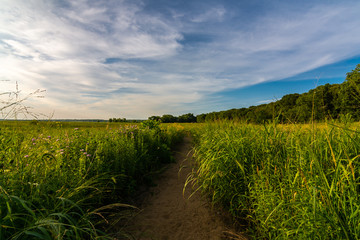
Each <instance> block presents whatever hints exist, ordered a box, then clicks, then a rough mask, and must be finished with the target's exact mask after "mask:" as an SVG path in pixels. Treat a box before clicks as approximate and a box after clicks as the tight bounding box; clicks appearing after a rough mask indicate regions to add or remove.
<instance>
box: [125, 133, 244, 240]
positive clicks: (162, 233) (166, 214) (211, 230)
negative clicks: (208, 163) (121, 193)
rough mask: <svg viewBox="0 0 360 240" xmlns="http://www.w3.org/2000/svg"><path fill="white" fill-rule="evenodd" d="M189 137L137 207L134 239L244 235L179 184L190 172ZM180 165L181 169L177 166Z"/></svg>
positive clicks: (186, 239) (191, 239)
mask: <svg viewBox="0 0 360 240" xmlns="http://www.w3.org/2000/svg"><path fill="white" fill-rule="evenodd" d="M191 149H192V147H191V139H190V138H189V137H185V139H184V143H183V144H181V145H180V146H179V149H178V150H177V151H176V153H175V156H174V157H175V159H176V163H174V164H172V165H170V166H169V168H168V169H167V170H166V171H165V172H164V173H163V174H162V175H161V176H160V177H159V178H158V179H157V181H156V184H157V186H156V187H154V188H152V189H151V190H150V191H151V193H152V194H149V196H148V197H146V198H145V200H144V201H143V202H144V204H143V206H141V209H142V210H141V211H140V212H139V214H138V215H137V216H136V217H135V218H134V219H133V221H132V227H131V228H132V230H131V232H132V235H133V236H134V237H135V239H137V240H218V239H246V238H244V237H242V236H239V235H236V234H233V231H232V230H231V229H229V227H228V226H227V225H226V224H225V221H224V219H225V218H224V214H223V213H220V211H216V210H214V209H213V208H212V207H211V204H209V202H208V201H207V200H206V199H204V198H203V197H202V196H201V194H200V193H199V192H196V193H194V194H193V195H192V196H191V198H189V196H190V195H191V194H192V193H193V192H194V191H193V188H192V187H191V186H188V187H187V188H186V190H185V193H184V194H183V187H184V184H185V182H186V179H187V177H188V175H189V174H190V173H191V163H192V154H191ZM180 169H181V170H180ZM179 170H180V171H179Z"/></svg>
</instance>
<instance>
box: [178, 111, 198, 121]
mask: <svg viewBox="0 0 360 240" xmlns="http://www.w3.org/2000/svg"><path fill="white" fill-rule="evenodd" d="M178 120H179V122H187V123H191V122H196V117H195V116H194V114H192V113H187V114H183V115H181V116H179V118H178Z"/></svg>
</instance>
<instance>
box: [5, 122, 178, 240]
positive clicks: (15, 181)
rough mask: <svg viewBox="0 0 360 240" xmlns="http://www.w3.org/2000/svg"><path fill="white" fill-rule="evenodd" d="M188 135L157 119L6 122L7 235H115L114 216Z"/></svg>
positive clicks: (44, 237)
mask: <svg viewBox="0 0 360 240" xmlns="http://www.w3.org/2000/svg"><path fill="white" fill-rule="evenodd" d="M182 138H183V128H182V127H180V126H176V125H172V126H169V125H164V126H161V127H159V126H158V124H156V123H153V122H150V123H144V124H139V125H129V124H119V123H112V124H107V123H81V122H75V123H63V122H37V121H26V122H16V121H2V122H0V239H111V238H110V237H109V236H107V235H106V234H105V233H104V230H106V228H107V227H109V226H110V223H109V222H108V221H109V220H112V219H114V218H112V217H111V214H112V213H120V214H117V216H116V218H117V219H118V220H119V221H121V218H122V215H121V212H122V210H123V209H126V208H129V207H131V206H129V205H126V203H127V199H130V198H131V196H132V194H133V193H134V192H135V191H136V189H137V187H138V186H139V185H142V184H146V183H149V182H151V178H152V176H153V172H156V171H158V170H159V168H161V167H162V166H163V164H164V163H169V162H171V161H172V158H171V151H170V148H171V147H172V146H174V144H176V142H178V141H181V139H182ZM124 203H125V204H124ZM105 223H108V224H105Z"/></svg>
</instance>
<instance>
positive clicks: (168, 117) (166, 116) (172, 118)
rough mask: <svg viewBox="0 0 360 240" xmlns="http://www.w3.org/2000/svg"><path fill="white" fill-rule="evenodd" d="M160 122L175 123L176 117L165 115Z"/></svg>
mask: <svg viewBox="0 0 360 240" xmlns="http://www.w3.org/2000/svg"><path fill="white" fill-rule="evenodd" d="M161 122H163V123H173V122H177V117H174V116H173V115H170V114H165V115H163V116H162V117H161Z"/></svg>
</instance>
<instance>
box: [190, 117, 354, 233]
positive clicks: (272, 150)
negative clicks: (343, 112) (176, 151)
mask: <svg viewBox="0 0 360 240" xmlns="http://www.w3.org/2000/svg"><path fill="white" fill-rule="evenodd" d="M334 124H335V125H334ZM338 125H339V126H338ZM357 127H358V125H356V124H352V125H350V124H348V123H346V122H345V123H329V124H325V123H324V124H318V125H286V126H284V125H277V124H275V123H269V124H265V125H263V126H259V125H250V124H237V123H231V122H218V123H213V124H208V125H205V126H204V127H203V128H202V129H197V130H196V129H195V130H194V131H193V132H194V134H193V135H194V138H195V142H196V147H195V155H196V159H197V164H198V170H197V172H196V173H194V174H193V176H192V180H193V181H197V182H198V184H199V185H200V187H201V189H202V190H203V191H204V192H205V193H206V194H208V195H210V197H211V199H212V201H213V202H214V203H220V204H222V205H224V206H225V207H226V208H228V209H229V211H230V212H231V214H232V215H233V216H234V218H235V219H236V220H237V221H239V222H240V223H243V224H244V223H246V227H247V229H248V233H249V234H250V235H251V236H253V237H254V238H255V239H359V238H360V195H359V193H360V188H359V183H360V179H359V167H360V163H359V157H360V155H359V153H360V134H359V133H360V132H359V131H358V130H357Z"/></svg>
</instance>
